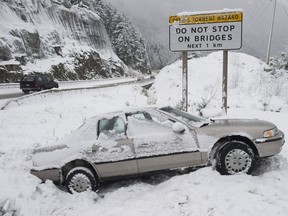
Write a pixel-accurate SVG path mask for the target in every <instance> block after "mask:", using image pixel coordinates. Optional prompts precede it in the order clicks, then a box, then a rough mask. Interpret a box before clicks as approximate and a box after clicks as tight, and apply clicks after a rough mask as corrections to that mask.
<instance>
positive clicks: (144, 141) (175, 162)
mask: <svg viewBox="0 0 288 216" xmlns="http://www.w3.org/2000/svg"><path fill="white" fill-rule="evenodd" d="M127 121H128V130H127V135H128V137H129V138H130V139H133V143H134V148H135V156H136V159H137V164H138V169H139V172H140V173H145V172H150V171H157V170H164V169H171V168H178V167H187V166H194V165H199V164H201V162H202V159H201V157H202V156H201V152H199V151H198V147H197V143H196V135H195V133H194V132H193V131H190V130H189V129H188V128H186V130H185V131H184V132H183V133H180V132H174V131H173V129H172V127H173V122H172V121H171V120H169V119H168V117H166V116H164V115H161V114H160V113H158V112H157V111H153V110H150V111H149V112H146V111H143V112H135V113H129V114H127Z"/></svg>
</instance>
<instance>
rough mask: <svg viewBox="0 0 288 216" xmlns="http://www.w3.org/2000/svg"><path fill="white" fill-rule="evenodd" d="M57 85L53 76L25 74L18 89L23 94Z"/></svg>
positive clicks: (56, 86)
mask: <svg viewBox="0 0 288 216" xmlns="http://www.w3.org/2000/svg"><path fill="white" fill-rule="evenodd" d="M58 87H59V85H58V83H57V82H55V81H54V80H53V78H51V77H49V76H45V75H26V76H23V77H22V79H21V81H20V89H21V90H22V91H23V92H24V93H25V94H28V93H29V92H30V91H42V90H45V89H52V88H58Z"/></svg>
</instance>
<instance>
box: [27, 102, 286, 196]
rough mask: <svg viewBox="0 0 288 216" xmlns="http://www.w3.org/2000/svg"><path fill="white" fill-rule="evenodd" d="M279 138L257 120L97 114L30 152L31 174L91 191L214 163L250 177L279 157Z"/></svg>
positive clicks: (169, 112) (153, 112)
mask: <svg viewBox="0 0 288 216" xmlns="http://www.w3.org/2000/svg"><path fill="white" fill-rule="evenodd" d="M284 142H285V141H284V134H283V132H282V131H280V130H278V128H277V127H276V126H275V125H274V124H273V123H270V122H267V121H261V120H243V119H222V120H221V119H218V120H210V119H205V118H202V117H198V116H195V115H191V114H189V113H186V112H183V111H180V110H177V109H174V108H171V107H164V108H140V109H127V110H124V111H119V112H113V113H108V114H102V115H98V116H96V117H94V118H91V119H89V120H87V121H86V122H85V123H84V124H83V125H82V126H81V127H80V128H78V129H77V130H75V131H74V132H73V133H72V134H71V135H70V136H68V137H67V138H65V139H64V140H63V141H60V143H58V144H57V145H53V146H46V147H41V148H37V149H35V151H34V153H33V169H32V170H31V173H32V174H34V175H36V176H38V177H39V178H40V179H42V180H43V181H45V180H47V179H50V180H52V181H54V182H55V183H59V184H63V185H66V187H67V190H68V191H69V192H72V193H73V192H82V191H86V190H93V191H95V190H96V189H97V188H98V187H99V184H100V183H101V182H103V181H105V180H110V179H117V178H122V177H131V176H138V175H143V174H147V173H152V172H158V171H163V170H170V169H177V168H183V167H197V166H206V165H210V164H215V166H216V169H217V170H218V171H219V172H220V173H221V174H224V175H231V174H236V173H248V174H249V173H251V172H252V170H253V168H254V167H255V161H256V160H257V159H259V158H263V157H268V156H273V155H275V154H278V153H279V152H280V151H281V149H282V146H283V144H284Z"/></svg>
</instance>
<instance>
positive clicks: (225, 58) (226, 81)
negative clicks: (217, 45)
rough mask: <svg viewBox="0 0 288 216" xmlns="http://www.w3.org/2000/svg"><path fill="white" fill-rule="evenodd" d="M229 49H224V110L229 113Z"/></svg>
mask: <svg viewBox="0 0 288 216" xmlns="http://www.w3.org/2000/svg"><path fill="white" fill-rule="evenodd" d="M227 85H228V50H223V79H222V111H223V113H225V114H226V115H227V94H228V92H227Z"/></svg>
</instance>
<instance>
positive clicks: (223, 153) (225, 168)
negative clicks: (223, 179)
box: [216, 141, 255, 175]
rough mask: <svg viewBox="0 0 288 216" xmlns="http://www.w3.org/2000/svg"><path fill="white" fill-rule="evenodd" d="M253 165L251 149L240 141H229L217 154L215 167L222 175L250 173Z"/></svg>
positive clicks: (253, 156)
mask: <svg viewBox="0 0 288 216" xmlns="http://www.w3.org/2000/svg"><path fill="white" fill-rule="evenodd" d="M254 167H255V155H254V153H253V150H252V149H251V148H250V147H249V145H247V144H246V143H244V142H241V141H229V142H228V143H227V144H225V145H224V147H223V148H222V149H221V150H220V152H219V154H218V156H217V164H216V168H217V171H218V172H220V173H221V174H222V175H234V174H238V173H246V174H251V172H252V171H253V169H254Z"/></svg>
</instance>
